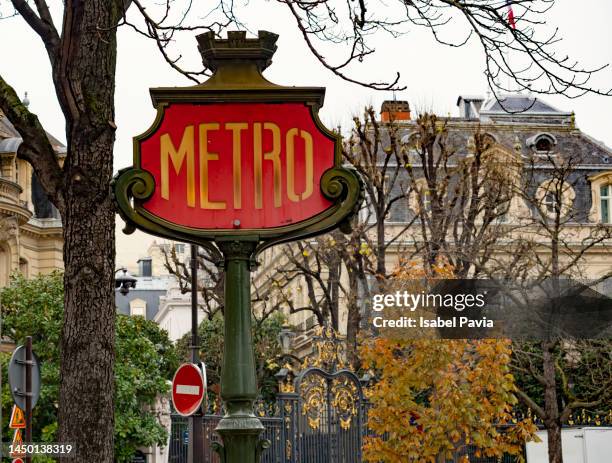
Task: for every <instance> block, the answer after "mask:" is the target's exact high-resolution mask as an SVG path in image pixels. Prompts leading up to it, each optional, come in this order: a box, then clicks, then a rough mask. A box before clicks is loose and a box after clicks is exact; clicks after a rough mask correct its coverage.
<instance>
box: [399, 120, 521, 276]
mask: <svg viewBox="0 0 612 463" xmlns="http://www.w3.org/2000/svg"><path fill="white" fill-rule="evenodd" d="M461 135H462V134H461V133H460V132H459V131H457V129H451V128H449V126H448V120H446V119H441V118H439V117H437V116H436V115H434V114H427V113H425V114H422V115H420V116H419V117H418V118H417V120H416V124H415V126H414V131H413V132H412V133H411V134H410V135H408V136H407V137H406V139H405V140H404V143H403V146H402V154H401V159H402V164H403V167H404V168H405V169H406V172H407V177H408V182H407V183H408V185H409V188H410V190H411V192H412V195H413V196H412V198H411V201H410V202H411V205H412V208H413V209H414V213H415V218H416V219H417V220H416V224H415V227H414V229H413V230H411V232H410V235H411V236H412V239H413V241H414V243H415V248H414V251H413V253H412V256H411V257H419V258H421V259H422V261H423V263H424V264H425V267H426V268H430V269H431V268H433V267H434V266H435V265H437V264H438V263H439V262H440V261H443V262H447V263H448V264H450V265H451V266H452V267H453V269H454V272H455V275H456V277H457V278H465V277H467V276H468V275H470V276H472V277H476V276H478V275H479V274H481V273H482V270H481V269H482V268H483V267H485V266H486V265H487V262H488V260H489V259H490V258H491V256H492V255H493V254H494V252H495V249H496V245H497V244H498V242H499V240H500V239H501V238H503V237H504V236H506V235H507V234H508V233H509V232H510V231H511V230H513V229H515V228H516V227H518V226H520V223H518V222H514V221H511V220H509V219H510V217H509V214H510V212H511V211H510V207H511V202H512V197H513V196H514V194H515V192H514V190H515V184H516V182H518V181H519V179H518V176H517V174H519V171H518V170H517V167H518V161H517V160H516V159H515V158H513V157H501V156H499V155H498V153H494V152H493V149H494V147H495V142H494V140H493V139H492V138H491V137H490V136H489V135H487V134H485V133H483V132H482V131H481V129H480V127H477V128H475V129H473V130H467V132H465V135H466V136H467V138H462V137H461Z"/></svg>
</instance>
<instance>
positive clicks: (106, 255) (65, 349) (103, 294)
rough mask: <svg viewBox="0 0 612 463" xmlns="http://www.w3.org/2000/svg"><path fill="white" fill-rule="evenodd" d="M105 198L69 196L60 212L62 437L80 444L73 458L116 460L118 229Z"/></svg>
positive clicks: (60, 414) (60, 403)
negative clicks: (62, 292) (62, 231)
mask: <svg viewBox="0 0 612 463" xmlns="http://www.w3.org/2000/svg"><path fill="white" fill-rule="evenodd" d="M107 188H108V186H107ZM105 196H106V197H105V198H104V197H103V198H99V197H98V198H96V197H95V195H93V194H83V195H79V194H74V195H71V196H68V197H67V201H66V210H65V211H64V213H63V215H62V216H63V218H64V240H65V243H64V263H65V267H66V272H65V276H64V285H65V309H64V324H63V329H62V343H61V370H60V402H59V436H58V441H59V442H71V443H74V444H76V452H77V453H76V455H75V460H70V461H96V462H109V463H110V462H112V461H113V460H114V452H113V450H114V446H113V434H114V407H113V392H114V374H113V373H114V372H113V369H114V357H115V354H114V344H115V304H114V281H113V270H114V268H113V265H114V251H115V246H114V238H115V237H114V229H115V227H114V210H113V208H112V205H111V201H110V197H109V195H108V194H106V195H105ZM100 199H101V202H100ZM67 461H68V460H67Z"/></svg>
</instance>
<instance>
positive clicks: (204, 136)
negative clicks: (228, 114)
mask: <svg viewBox="0 0 612 463" xmlns="http://www.w3.org/2000/svg"><path fill="white" fill-rule="evenodd" d="M196 130H197V131H198V138H199V146H198V155H199V177H200V185H199V204H200V207H201V208H202V209H212V210H223V209H227V207H228V202H229V203H231V204H232V206H233V208H234V209H241V208H242V179H243V175H249V173H245V172H243V167H242V162H241V161H242V156H243V155H244V153H243V147H242V135H243V132H245V131H246V132H247V135H249V132H250V136H251V137H252V140H253V172H252V173H250V175H252V176H253V180H254V182H253V183H254V197H253V204H254V206H255V209H262V208H263V169H264V166H265V163H270V164H269V166H271V168H272V176H273V177H272V178H273V188H274V207H281V206H282V204H283V199H288V200H289V201H291V202H300V201H304V200H305V199H307V198H309V197H310V196H311V195H312V193H313V191H314V159H313V139H312V135H311V134H310V133H309V132H308V131H306V130H303V129H298V128H291V129H289V130H287V131H286V133H284V134H283V133H281V129H280V127H279V126H278V125H277V124H275V123H272V122H263V123H262V122H254V123H246V122H228V123H226V124H223V125H222V124H219V123H216V122H211V123H202V124H199V125H198V126H197V128H196V126H195V125H189V126H187V127H185V129H184V131H183V135H182V137H181V139H180V141H179V143H176V140H174V141H173V140H172V139H171V138H170V134H168V133H165V134H163V135H161V137H160V156H161V158H160V160H161V197H162V198H163V199H165V200H170V192H171V188H170V174H169V172H170V164H172V167H173V169H174V172H175V173H176V174H177V175H178V174H179V173H180V172H181V170H182V169H186V174H187V179H186V182H187V198H186V200H187V205H188V206H189V207H196V175H195V173H196V166H195V155H196V146H195V134H196ZM221 130H225V131H228V132H230V133H231V138H232V150H231V151H232V196H233V197H232V198H231V201H212V200H211V199H210V197H209V193H210V191H209V181H208V179H209V171H210V169H211V168H212V169H214V163H215V161H218V160H219V153H215V152H212V151H210V150H209V143H208V141H209V138H210V137H211V135H212V134H213V133H214V132H218V131H221ZM264 132H269V134H270V135H271V139H272V146H271V148H270V149H269V150H267V151H264V147H263V137H264ZM283 141H284V147H285V153H286V158H285V177H286V183H287V190H286V198H283V196H282V188H281V184H282V172H283V166H281V158H280V154H281V149H282V142H283ZM298 143H302V144H303V147H304V164H303V165H302V164H299V166H298V164H297V162H296V146H297V144H298ZM177 146H178V148H177ZM297 175H303V176H304V190H303V191H301V192H298V191H296V176H297Z"/></svg>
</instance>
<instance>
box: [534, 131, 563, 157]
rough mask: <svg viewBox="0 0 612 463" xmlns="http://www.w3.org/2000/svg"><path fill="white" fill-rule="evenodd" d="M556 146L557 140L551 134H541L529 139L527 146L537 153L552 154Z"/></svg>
mask: <svg viewBox="0 0 612 463" xmlns="http://www.w3.org/2000/svg"><path fill="white" fill-rule="evenodd" d="M556 144H557V140H556V139H555V137H553V136H552V135H551V134H549V133H539V134H537V135H536V136H534V137H530V138H528V139H527V146H529V147H531V148H532V149H533V150H535V151H536V152H537V153H550V152H551V151H552V150H553V148H554V147H555V145H556Z"/></svg>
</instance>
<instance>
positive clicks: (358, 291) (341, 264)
mask: <svg viewBox="0 0 612 463" xmlns="http://www.w3.org/2000/svg"><path fill="white" fill-rule="evenodd" d="M354 124H355V125H354V127H353V129H352V131H351V133H350V136H348V137H347V139H346V140H345V143H344V149H343V160H344V162H345V164H346V165H348V166H350V167H351V168H353V169H355V170H356V171H357V172H358V174H359V175H360V176H361V178H362V181H363V185H364V203H363V208H362V211H361V212H360V214H359V216H358V217H357V218H356V219H355V220H354V221H353V224H352V231H351V233H350V234H348V235H343V234H342V233H340V232H334V233H331V234H328V235H325V236H322V237H319V238H316V239H312V240H308V241H301V242H297V243H294V244H289V245H286V246H284V248H283V250H282V259H281V261H282V262H283V265H282V266H280V267H278V268H277V271H276V274H275V275H273V276H271V277H270V278H271V279H272V286H273V287H274V289H275V290H276V291H278V292H279V294H280V297H281V299H282V302H283V305H284V306H285V307H286V308H288V310H289V313H298V312H311V313H312V314H313V316H314V317H315V318H316V320H317V323H318V324H319V325H324V324H328V325H329V326H331V327H332V328H334V329H335V330H339V329H340V308H341V307H345V308H346V310H347V329H346V330H347V344H348V349H347V354H348V356H349V360H350V361H351V363H352V364H353V366H357V365H358V363H359V361H358V356H357V339H358V335H359V331H360V327H361V322H362V316H363V314H364V304H363V301H364V300H369V299H370V297H369V295H370V292H371V291H372V290H373V288H372V283H371V281H374V282H375V283H374V284H375V286H376V287H377V289H378V290H380V291H383V290H384V285H385V280H386V278H387V277H388V274H389V272H388V269H387V260H388V258H387V254H388V251H389V249H390V248H392V247H396V246H398V242H399V240H400V239H401V238H402V237H403V235H404V233H405V232H406V231H407V230H408V229H409V227H410V226H411V224H412V220H407V221H405V222H404V223H401V224H400V225H399V226H394V227H391V226H389V224H388V219H389V218H390V216H391V215H398V214H399V215H401V216H402V217H405V216H406V212H407V202H406V199H407V194H408V190H407V187H406V182H405V181H404V180H402V177H401V173H402V171H403V168H402V167H401V165H400V164H399V163H398V159H399V150H400V149H401V148H400V147H401V143H400V141H399V131H400V128H399V124H397V123H396V121H390V122H389V123H386V124H384V125H383V124H381V122H380V121H378V120H377V116H376V113H375V112H374V110H373V108H371V107H368V108H366V109H365V111H364V114H363V118H360V117H355V118H354ZM302 284H303V287H302V286H300V285H302ZM296 285H297V287H298V288H302V289H301V291H302V292H303V293H305V295H306V297H305V298H302V297H299V298H297V297H296V296H297V295H296V294H294V291H295V289H294V288H295V287H296ZM296 299H299V300H304V301H305V303H304V304H298V303H296Z"/></svg>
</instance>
